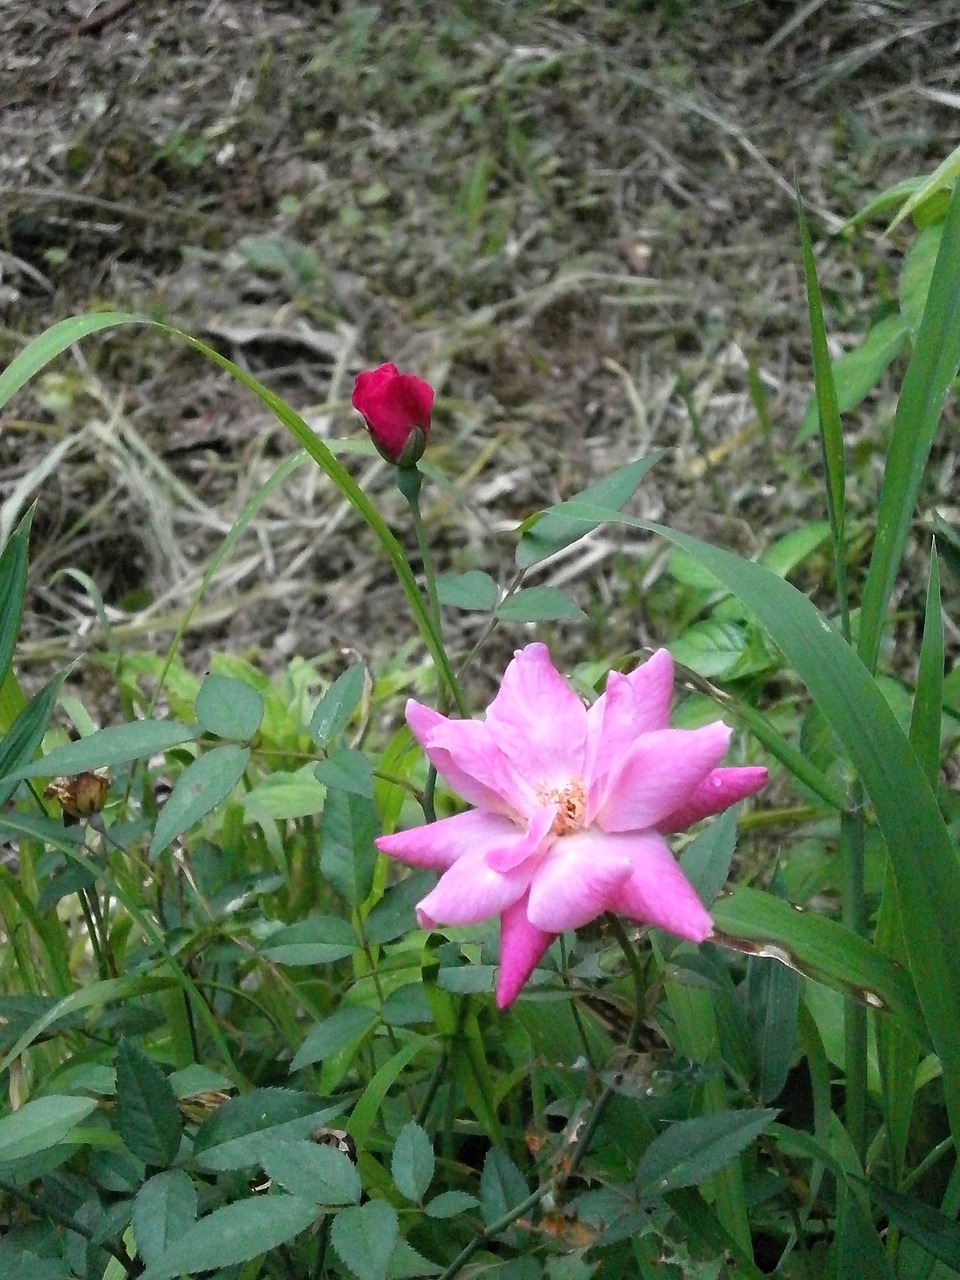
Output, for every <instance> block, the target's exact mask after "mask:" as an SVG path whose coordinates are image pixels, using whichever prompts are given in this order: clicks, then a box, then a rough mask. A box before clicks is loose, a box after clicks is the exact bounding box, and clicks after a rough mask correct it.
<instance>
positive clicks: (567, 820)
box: [537, 778, 587, 836]
mask: <svg viewBox="0 0 960 1280" xmlns="http://www.w3.org/2000/svg"><path fill="white" fill-rule="evenodd" d="M537 799H538V800H539V801H540V803H541V804H542V805H548V804H549V805H554V804H555V805H558V806H559V812H558V813H557V816H556V817H555V818H554V820H553V826H552V827H551V828H550V830H551V831H552V832H553V834H554V835H555V836H569V835H571V834H572V833H573V832H574V831H582V830H583V828H584V826H585V823H584V814H585V813H586V808H587V795H586V791H585V790H584V786H583V782H582V781H581V780H580V779H579V778H571V780H570V781H569V782H567V783H565V785H564V786H562V787H548V786H546V784H545V783H541V784H540V786H539V787H537Z"/></svg>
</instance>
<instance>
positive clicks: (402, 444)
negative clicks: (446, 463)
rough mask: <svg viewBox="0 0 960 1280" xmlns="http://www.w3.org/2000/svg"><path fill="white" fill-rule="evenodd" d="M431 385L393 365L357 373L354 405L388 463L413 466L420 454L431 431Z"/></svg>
mask: <svg viewBox="0 0 960 1280" xmlns="http://www.w3.org/2000/svg"><path fill="white" fill-rule="evenodd" d="M433 395H434V392H433V387H431V385H430V383H429V382H424V380H423V379H422V378H417V377H415V376H414V375H413V374H412V373H401V372H400V371H399V370H398V368H397V366H396V365H395V364H382V365H381V366H380V368H379V369H372V370H370V371H368V372H367V373H361V374H358V375H357V380H356V382H355V383H354V387H353V396H352V401H353V407H354V408H355V409H356V410H357V411H358V412H359V413H361V414H363V420H364V422H365V423H366V424H367V430H368V431H369V432H370V438H371V439H372V440H373V443H374V444H375V445H376V446H377V448H378V449H379V451H380V453H381V455H382V456H383V457H384V458H386V460H387V462H392V463H393V464H394V465H395V466H398V467H412V466H414V465H415V464H416V463H417V462H419V460H420V458H421V457H422V456H423V451H424V449H425V448H426V444H427V436H428V435H429V434H430V411H431V410H432V409H433Z"/></svg>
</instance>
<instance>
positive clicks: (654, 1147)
mask: <svg viewBox="0 0 960 1280" xmlns="http://www.w3.org/2000/svg"><path fill="white" fill-rule="evenodd" d="M776 1115H777V1113H776V1111H772V1110H759V1109H758V1110H753V1111H722V1112H720V1113H719V1114H718V1115H706V1116H697V1117H695V1119H693V1120H678V1121H676V1122H675V1123H673V1124H671V1125H670V1127H669V1128H668V1129H667V1131H666V1132H665V1133H662V1134H661V1135H660V1136H659V1137H657V1138H654V1140H653V1142H651V1143H650V1146H649V1147H647V1149H646V1151H645V1152H644V1153H643V1156H642V1157H641V1160H640V1163H639V1165H638V1166H637V1173H636V1181H637V1188H638V1191H639V1192H640V1193H641V1194H647V1195H662V1194H663V1193H664V1192H666V1191H673V1190H675V1189H676V1188H677V1187H696V1186H699V1185H700V1184H701V1183H702V1182H705V1181H706V1180H707V1178H711V1177H712V1176H713V1175H714V1174H715V1173H719V1172H720V1170H721V1169H723V1168H724V1166H725V1165H728V1164H729V1163H730V1161H731V1160H733V1159H735V1157H736V1156H738V1155H739V1154H740V1152H741V1151H743V1150H744V1149H745V1148H746V1147H748V1146H749V1145H750V1143H751V1142H752V1141H753V1140H754V1138H756V1137H757V1136H758V1135H759V1134H761V1133H762V1132H763V1131H764V1129H766V1127H767V1126H768V1125H769V1124H771V1123H772V1122H773V1121H774V1120H775V1119H776Z"/></svg>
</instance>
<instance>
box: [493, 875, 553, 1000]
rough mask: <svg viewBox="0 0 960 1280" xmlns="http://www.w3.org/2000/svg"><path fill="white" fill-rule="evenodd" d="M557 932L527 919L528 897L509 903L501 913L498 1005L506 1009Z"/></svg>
mask: <svg viewBox="0 0 960 1280" xmlns="http://www.w3.org/2000/svg"><path fill="white" fill-rule="evenodd" d="M556 936H557V935H556V934H555V933H546V932H544V930H543V929H538V928H537V926H536V925H533V924H531V923H530V921H529V920H528V919H527V899H526V896H524V897H522V898H521V899H520V900H519V901H518V902H515V903H514V904H513V906H510V907H507V908H506V910H505V911H504V912H503V914H502V915H501V917H500V972H499V973H498V974H497V1008H498V1009H505V1008H506V1007H507V1005H508V1004H512V1003H513V1001H514V1000H515V999H516V998H517V994H518V992H519V991H520V988H521V987H522V986H523V984H524V983H525V982H526V980H527V979H528V978H529V977H530V975H531V973H533V971H534V969H535V968H536V967H537V962H538V961H539V960H540V958H541V957H542V956H543V954H544V952H545V951H546V950H547V948H548V947H549V946H550V944H551V942H553V940H554V938H555V937H556Z"/></svg>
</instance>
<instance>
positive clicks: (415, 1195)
mask: <svg viewBox="0 0 960 1280" xmlns="http://www.w3.org/2000/svg"><path fill="white" fill-rule="evenodd" d="M435 1165H436V1158H435V1156H434V1154H433V1143H432V1142H431V1141H430V1137H429V1135H428V1134H427V1132H426V1130H425V1129H423V1128H421V1126H420V1125H418V1124H417V1122H416V1120H410V1121H409V1122H408V1123H407V1124H405V1125H404V1126H403V1128H402V1129H401V1130H400V1133H399V1135H398V1136H397V1142H396V1146H395V1147H394V1148H393V1160H392V1161H391V1163H390V1172H391V1174H392V1175H393V1181H394V1183H395V1184H396V1187H397V1190H398V1191H399V1192H400V1194H401V1195H402V1196H405V1197H406V1198H407V1199H408V1200H412V1201H413V1202H414V1204H419V1203H420V1201H421V1200H422V1199H423V1197H424V1196H425V1195H426V1193H427V1188H428V1187H429V1186H430V1183H431V1182H432V1181H433V1171H434V1167H435Z"/></svg>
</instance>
